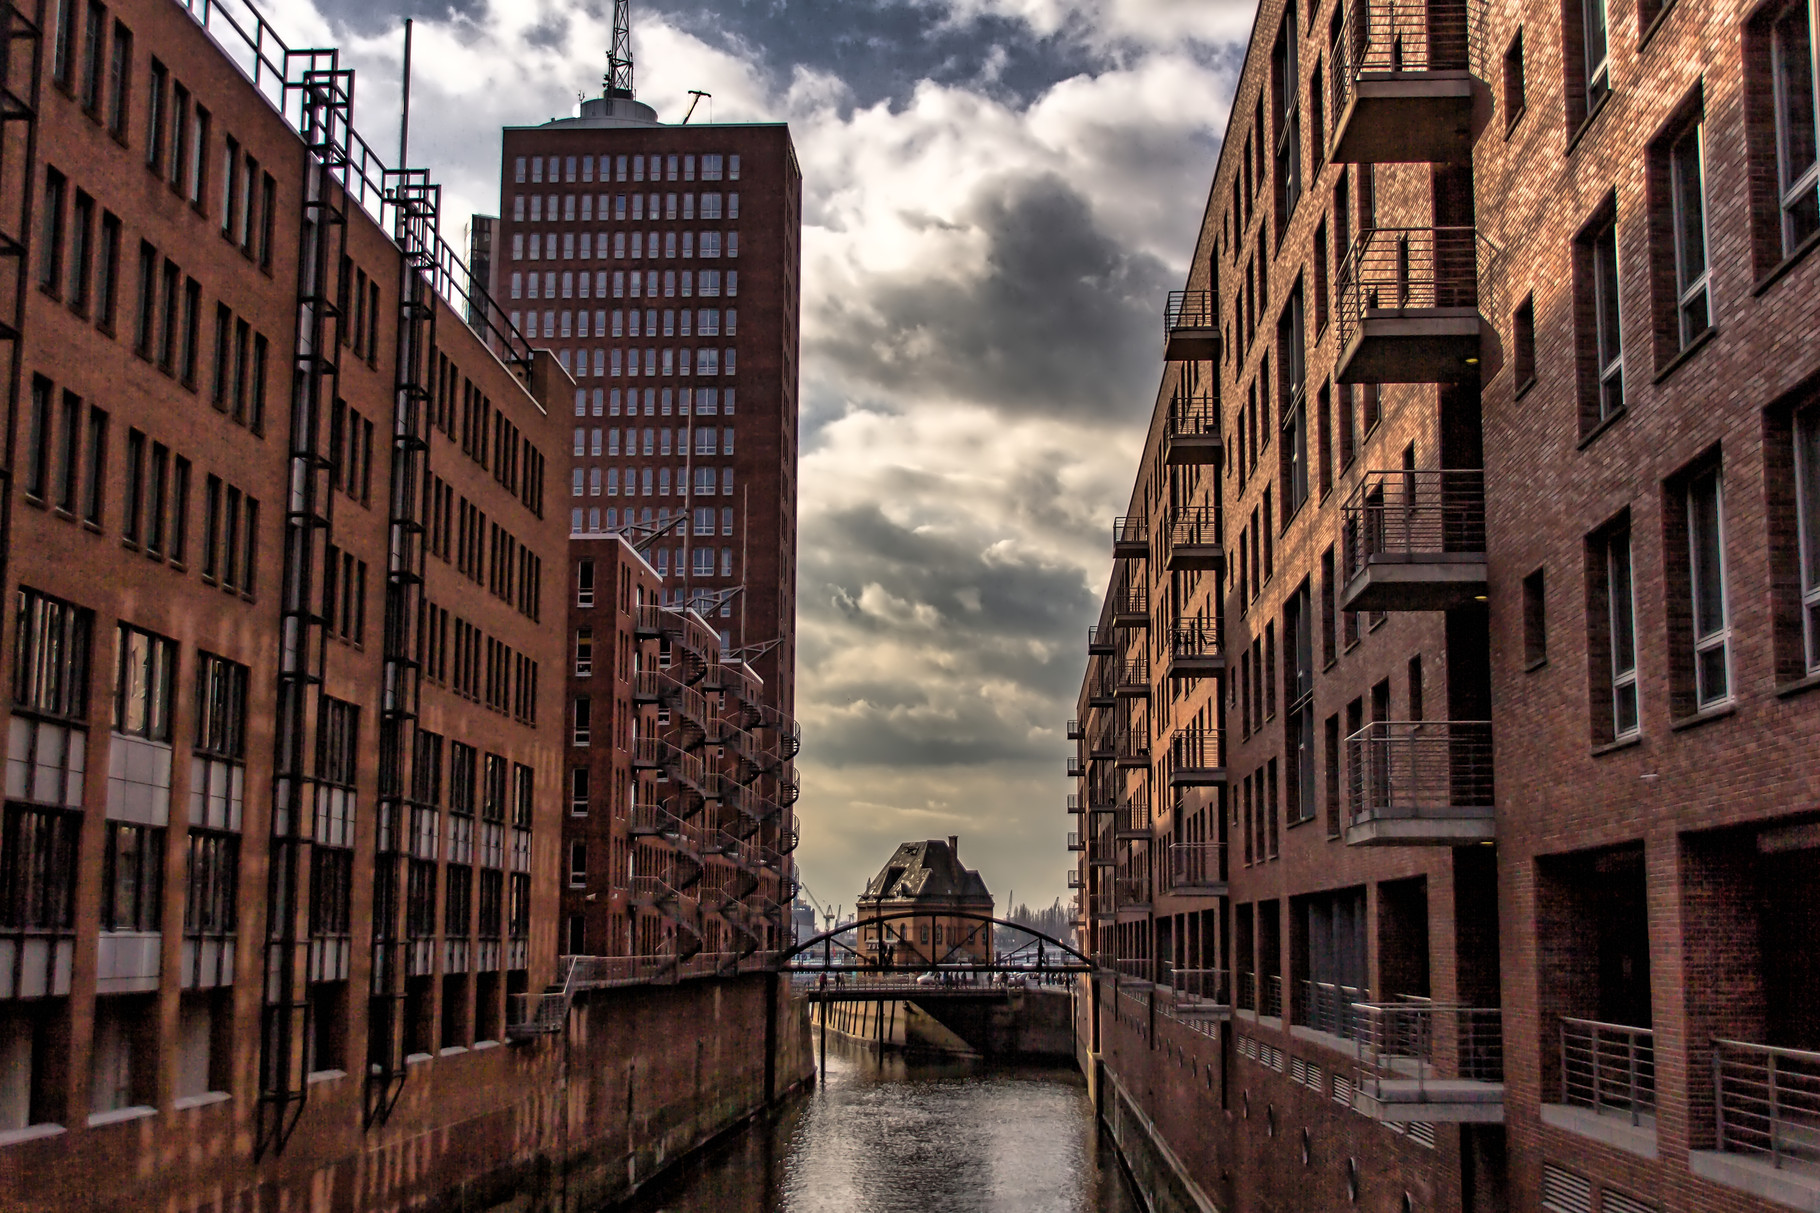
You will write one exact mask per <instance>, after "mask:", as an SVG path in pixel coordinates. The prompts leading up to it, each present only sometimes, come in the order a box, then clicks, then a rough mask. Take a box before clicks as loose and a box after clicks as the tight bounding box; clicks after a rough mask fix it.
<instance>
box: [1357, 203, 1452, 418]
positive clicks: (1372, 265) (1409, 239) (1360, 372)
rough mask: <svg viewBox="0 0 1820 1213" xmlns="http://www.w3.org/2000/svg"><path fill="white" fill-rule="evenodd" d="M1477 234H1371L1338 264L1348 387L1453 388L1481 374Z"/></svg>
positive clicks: (1376, 230)
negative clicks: (1452, 384) (1434, 385)
mask: <svg viewBox="0 0 1820 1213" xmlns="http://www.w3.org/2000/svg"><path fill="white" fill-rule="evenodd" d="M1478 244H1479V241H1478V235H1477V232H1476V231H1475V229H1473V228H1470V227H1439V228H1367V229H1365V230H1364V231H1362V232H1360V233H1359V236H1358V239H1357V240H1355V241H1354V242H1353V246H1352V248H1351V249H1349V250H1347V253H1346V258H1345V260H1344V261H1343V262H1342V263H1341V266H1340V318H1339V328H1340V358H1339V365H1338V367H1337V368H1336V372H1335V373H1336V376H1337V378H1338V379H1339V380H1340V382H1342V383H1449V382H1453V381H1456V380H1460V379H1467V378H1471V377H1472V376H1474V375H1476V374H1477V373H1478V361H1479V335H1480V330H1481V327H1482V326H1481V321H1480V318H1479V268H1478Z"/></svg>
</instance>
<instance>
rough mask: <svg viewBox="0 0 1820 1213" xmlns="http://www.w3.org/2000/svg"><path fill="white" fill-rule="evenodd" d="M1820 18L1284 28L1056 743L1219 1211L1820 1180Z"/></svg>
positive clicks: (1239, 133)
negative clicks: (1819, 538) (1818, 115)
mask: <svg viewBox="0 0 1820 1213" xmlns="http://www.w3.org/2000/svg"><path fill="white" fill-rule="evenodd" d="M1633 17H1634V18H1635V19H1634V20H1633ZM1812 26H1813V19H1812V15H1811V13H1810V12H1809V10H1808V9H1807V8H1806V7H1805V6H1802V5H1799V4H1797V5H1792V6H1790V5H1781V6H1777V5H1769V6H1765V7H1753V8H1751V9H1748V10H1745V11H1742V12H1740V13H1733V12H1730V11H1727V12H1725V13H1720V12H1718V11H1717V10H1709V9H1707V8H1703V7H1700V6H1695V7H1693V8H1686V7H1683V6H1654V7H1652V6H1645V7H1644V8H1643V9H1641V10H1637V11H1636V12H1634V13H1633V12H1631V11H1625V12H1619V11H1618V10H1616V9H1610V10H1608V9H1607V8H1606V6H1605V5H1603V4H1602V3H1599V0H1585V2H1584V3H1581V2H1579V0H1576V2H1575V3H1572V4H1569V5H1566V6H1564V7H1563V6H1553V7H1547V6H1540V5H1533V4H1532V5H1515V6H1511V5H1505V6H1501V7H1493V8H1484V7H1479V6H1466V5H1454V4H1451V3H1447V2H1446V0H1430V2H1429V3H1428V4H1427V5H1402V4H1393V3H1383V4H1380V3H1376V2H1375V0H1367V2H1366V3H1362V4H1358V5H1350V4H1345V3H1340V4H1337V5H1321V4H1315V5H1312V6H1309V7H1307V8H1304V7H1303V6H1300V5H1284V4H1282V3H1268V2H1267V3H1265V4H1264V5H1262V7H1261V9H1260V11H1259V14H1258V18H1257V24H1256V26H1255V28H1254V31H1253V36H1252V40H1251V45H1250V47H1249V49H1248V52H1247V57H1246V60H1245V68H1244V72H1243V74H1242V76H1241V79H1240V82H1239V85H1238V90H1237V94H1236V96H1235V99H1234V103H1233V108H1232V119H1231V122H1230V125H1229V128H1228V131H1227V135H1226V138H1225V141H1224V145H1223V149H1222V153H1221V157H1220V163H1219V167H1218V170H1217V172H1216V175H1215V178H1214V181H1213V185H1212V190H1211V195H1210V201H1209V206H1208V209H1207V212H1206V216H1207V217H1206V221H1205V225H1204V227H1203V230H1202V232H1201V236H1200V240H1199V243H1198V246H1197V249H1196V253H1195V258H1194V263H1193V268H1192V269H1191V271H1190V275H1189V279H1188V282H1187V283H1186V289H1185V290H1184V291H1183V292H1181V293H1179V294H1178V295H1176V296H1173V297H1172V298H1171V300H1170V305H1169V310H1168V316H1167V322H1166V327H1167V333H1166V350H1165V361H1166V363H1167V366H1166V370H1165V374H1164V379H1163V385H1162V389H1161V391H1160V393H1159V399H1158V405H1157V409H1156V411H1155V414H1154V416H1153V419H1152V424H1151V432H1150V435H1149V440H1148V442H1147V445H1146V450H1145V455H1144V460H1143V463H1142V465H1141V466H1140V469H1139V473H1138V477H1137V481H1136V484H1135V486H1134V490H1133V495H1132V500H1131V504H1130V506H1129V508H1128V511H1127V515H1126V516H1125V517H1123V518H1121V519H1119V520H1118V523H1117V525H1116V526H1115V528H1114V537H1113V542H1114V546H1113V555H1114V557H1115V565H1114V570H1113V575H1112V579H1111V584H1110V588H1109V592H1108V595H1107V600H1106V603H1105V607H1104V609H1103V612H1102V615H1101V618H1100V621H1099V624H1098V626H1096V628H1095V629H1094V631H1093V633H1092V635H1091V636H1090V638H1089V665H1088V671H1087V678H1086V680H1085V682H1084V685H1083V688H1082V694H1081V702H1080V716H1079V720H1078V721H1077V722H1076V724H1075V726H1074V727H1073V730H1072V732H1073V734H1074V735H1075V736H1076V738H1077V739H1078V740H1080V741H1081V742H1082V743H1083V746H1082V749H1081V751H1080V753H1079V755H1078V756H1077V757H1076V759H1075V760H1074V763H1073V768H1074V769H1075V770H1076V771H1078V773H1079V774H1080V776H1081V780H1082V782H1081V791H1080V793H1079V794H1078V796H1077V799H1076V801H1075V803H1074V804H1072V805H1071V806H1070V807H1071V810H1072V811H1077V812H1079V813H1081V814H1082V816H1081V818H1080V821H1081V825H1082V829H1081V830H1080V832H1079V834H1078V836H1077V842H1076V845H1077V847H1078V848H1079V849H1080V851H1081V853H1082V856H1083V858H1082V861H1081V866H1080V868H1079V869H1078V871H1077V877H1076V879H1077V881H1078V882H1079V883H1080V884H1081V885H1083V886H1084V890H1085V895H1084V896H1083V898H1082V906H1083V926H1085V927H1088V928H1090V929H1091V931H1092V938H1093V940H1094V946H1095V949H1096V951H1098V952H1099V953H1100V954H1101V955H1102V956H1103V957H1104V958H1105V966H1106V968H1107V969H1108V970H1110V971H1114V972H1117V973H1118V974H1119V976H1118V977H1117V978H1116V979H1113V978H1110V977H1109V978H1107V979H1104V980H1102V981H1100V982H1099V983H1097V990H1096V993H1095V995H1094V997H1093V998H1091V999H1087V1000H1084V1001H1083V1013H1084V1015H1086V1016H1088V1017H1089V1018H1090V1019H1091V1020H1092V1024H1091V1028H1092V1031H1093V1032H1094V1033H1095V1035H1094V1036H1093V1039H1094V1041H1095V1042H1096V1043H1095V1049H1096V1051H1097V1053H1098V1054H1099V1061H1100V1063H1101V1064H1100V1072H1101V1073H1102V1074H1103V1076H1104V1078H1105V1079H1106V1081H1107V1082H1108V1085H1109V1086H1110V1087H1111V1088H1112V1094H1111V1095H1110V1096H1109V1103H1108V1106H1111V1107H1113V1108H1114V1109H1115V1112H1114V1113H1113V1114H1112V1117H1111V1118H1112V1119H1113V1120H1114V1121H1115V1127H1116V1128H1117V1129H1118V1131H1119V1132H1120V1134H1121V1140H1125V1141H1128V1142H1129V1143H1131V1144H1130V1146H1129V1148H1130V1149H1131V1150H1134V1151H1136V1152H1138V1153H1140V1154H1141V1153H1144V1152H1146V1151H1149V1152H1151V1153H1152V1154H1155V1155H1156V1156H1158V1157H1162V1156H1163V1154H1159V1153H1158V1152H1157V1147H1158V1146H1160V1147H1162V1148H1163V1151H1164V1152H1165V1153H1166V1154H1167V1155H1168V1156H1170V1157H1172V1159H1173V1161H1174V1162H1175V1164H1176V1166H1174V1167H1172V1168H1165V1169H1166V1170H1169V1171H1171V1172H1172V1173H1174V1174H1176V1175H1178V1176H1186V1177H1188V1179H1189V1180H1190V1181H1191V1182H1192V1183H1194V1184H1198V1185H1199V1186H1200V1188H1201V1189H1202V1192H1203V1194H1204V1195H1206V1196H1207V1197H1208V1198H1209V1199H1211V1200H1213V1201H1215V1202H1216V1203H1218V1204H1219V1206H1220V1207H1222V1208H1230V1209H1239V1210H1250V1209H1257V1210H1275V1209H1282V1210H1287V1209H1292V1208H1294V1209H1317V1208H1336V1209H1337V1208H1350V1207H1363V1208H1372V1209H1386V1210H1389V1209H1419V1210H1428V1209H1433V1210H1453V1209H1468V1210H1484V1209H1506V1208H1508V1209H1548V1210H1564V1211H1572V1210H1588V1211H1591V1210H1610V1211H1613V1213H1634V1211H1636V1210H1643V1209H1651V1210H1677V1211H1680V1210H1708V1209H1753V1210H1755V1209H1770V1208H1776V1207H1787V1206H1790V1205H1793V1206H1795V1207H1813V1203H1814V1202H1815V1201H1816V1199H1820V1195H1817V1194H1820V1171H1816V1169H1815V1165H1814V1154H1813V1152H1812V1150H1811V1148H1810V1147H1809V1145H1808V1144H1807V1143H1808V1140H1809V1137H1808V1134H1809V1132H1810V1131H1811V1126H1812V1124H1813V1123H1814V1118H1815V1115H1816V1113H1820V1105H1817V1104H1816V1097H1815V1090H1816V1077H1815V1076H1816V1074H1817V1073H1820V1069H1817V1067H1820V1058H1817V1057H1815V1056H1814V1054H1813V1053H1812V1052H1809V1051H1811V1050H1814V1049H1816V1046H1820V1037H1816V1035H1815V1027H1814V1021H1813V1019H1812V1016H1811V1013H1810V1012H1809V1011H1808V1010H1807V1009H1806V1008H1808V1007H1811V1006H1812V1005H1813V1004H1814V1002H1815V994H1816V993H1817V992H1820V991H1817V990H1816V987H1815V984H1814V976H1813V970H1812V967H1811V965H1810V964H1809V963H1808V962H1807V961H1806V959H1805V950H1804V949H1802V948H1800V947H1799V946H1798V945H1796V946H1794V947H1783V948H1778V947H1776V946H1775V944H1774V943H1773V942H1772V940H1773V939H1774V935H1773V932H1774V931H1775V930H1776V928H1777V927H1779V926H1783V925H1786V926H1787V927H1789V928H1791V929H1792V930H1794V931H1795V932H1799V931H1800V930H1802V929H1803V926H1804V925H1805V924H1807V923H1810V922H1812V921H1813V920H1814V917H1815V907H1816V904H1817V902H1816V896H1817V892H1820V890H1816V886H1815V878H1814V860H1815V858H1816V857H1817V856H1816V852H1815V848H1816V847H1817V846H1820V827H1817V825H1816V822H1817V821H1820V818H1817V817H1816V813H1817V812H1820V780H1817V778H1816V775H1815V771H1814V766H1813V763H1812V761H1811V757H1810V756H1811V755H1812V754H1813V753H1815V747H1816V742H1817V741H1820V716H1816V714H1815V711H1814V704H1813V702H1812V701H1811V697H1809V696H1808V695H1807V694H1806V692H1807V691H1808V690H1809V688H1810V686H1811V685H1812V684H1813V683H1814V682H1815V674H1816V671H1820V664H1816V655H1820V647H1816V645H1817V644H1820V640H1817V639H1816V637H1817V636H1820V631H1817V630H1816V629H1820V616H1817V615H1816V612H1815V606H1814V603H1815V601H1816V595H1817V594H1820V573H1817V572H1816V570H1817V569H1820V565H1817V564H1815V563H1814V553H1815V552H1816V551H1820V547H1817V546H1816V539H1815V536H1816V535H1817V534H1820V480H1816V476H1820V470H1817V469H1820V449H1816V443H1817V442H1820V429H1817V428H1816V427H1817V425H1820V420H1817V418H1816V405H1815V404H1814V401H1815V400H1816V399H1820V397H1817V396H1816V387H1815V384H1816V382H1820V378H1817V376H1820V342H1817V341H1816V340H1815V336H1816V332H1815V327H1816V325H1815V322H1816V319H1817V317H1820V302H1817V301H1820V291H1817V289H1816V278H1815V274H1816V273H1817V272H1820V271H1816V270H1815V269H1814V266H1813V264H1812V263H1811V262H1810V261H1808V260H1807V259H1806V258H1807V254H1808V253H1809V252H1810V251H1811V248H1812V245H1813V244H1814V243H1815V231H1816V229H1817V228H1820V218H1817V216H1820V194H1817V193H1816V186H1815V177H1814V171H1813V153H1812V151H1811V149H1812V147H1813V146H1814V142H1815V127H1814V123H1815V112H1816V110H1815V106H1814V103H1813V82H1814V79H1815V76H1814V72H1813V67H1812V64H1813V55H1814V45H1813V38H1812V36H1811V31H1812ZM1796 938H1799V936H1798V935H1797V936H1796ZM1137 1113H1141V1115H1137ZM1209 1126H1211V1128H1210V1127H1209Z"/></svg>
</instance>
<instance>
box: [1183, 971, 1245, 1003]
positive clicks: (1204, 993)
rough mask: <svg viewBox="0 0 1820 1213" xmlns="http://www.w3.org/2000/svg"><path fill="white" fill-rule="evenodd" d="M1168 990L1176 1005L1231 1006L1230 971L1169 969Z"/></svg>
mask: <svg viewBox="0 0 1820 1213" xmlns="http://www.w3.org/2000/svg"><path fill="white" fill-rule="evenodd" d="M1169 988H1170V991H1171V993H1172V994H1173V995H1174V996H1175V1002H1176V1005H1178V1006H1181V1005H1192V1004H1194V1003H1197V1002H1199V1003H1213V1004H1215V1005H1217V1006H1222V1007H1229V1006H1231V1005H1232V970H1231V969H1171V970H1170V972H1169Z"/></svg>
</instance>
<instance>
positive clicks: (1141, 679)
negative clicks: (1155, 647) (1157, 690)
mask: <svg viewBox="0 0 1820 1213" xmlns="http://www.w3.org/2000/svg"><path fill="white" fill-rule="evenodd" d="M1112 693H1113V694H1114V695H1116V696H1118V697H1119V698H1120V699H1142V698H1145V697H1146V696H1148V695H1149V694H1150V659H1149V658H1148V657H1144V656H1142V655H1140V656H1139V657H1138V658H1137V660H1135V661H1126V662H1121V663H1120V664H1119V668H1118V681H1117V682H1115V683H1114V684H1113V687H1112Z"/></svg>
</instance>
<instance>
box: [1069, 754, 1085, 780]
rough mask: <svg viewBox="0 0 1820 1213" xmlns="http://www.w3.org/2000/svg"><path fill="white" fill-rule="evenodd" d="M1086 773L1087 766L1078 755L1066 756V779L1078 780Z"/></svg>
mask: <svg viewBox="0 0 1820 1213" xmlns="http://www.w3.org/2000/svg"><path fill="white" fill-rule="evenodd" d="M1086 773H1087V764H1086V763H1085V762H1082V761H1081V759H1080V757H1079V756H1078V755H1075V754H1070V755H1069V756H1068V778H1070V779H1079V778H1080V777H1081V776H1083V775H1085V774H1086Z"/></svg>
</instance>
